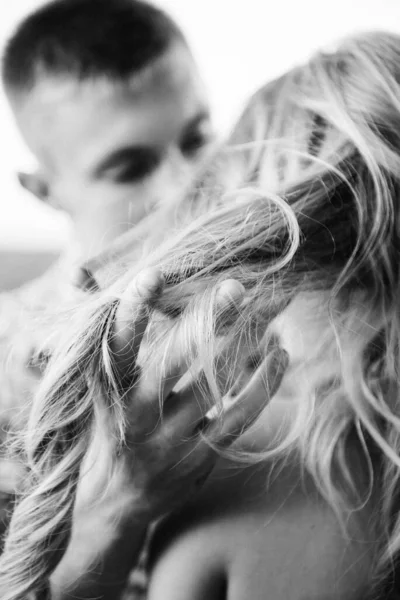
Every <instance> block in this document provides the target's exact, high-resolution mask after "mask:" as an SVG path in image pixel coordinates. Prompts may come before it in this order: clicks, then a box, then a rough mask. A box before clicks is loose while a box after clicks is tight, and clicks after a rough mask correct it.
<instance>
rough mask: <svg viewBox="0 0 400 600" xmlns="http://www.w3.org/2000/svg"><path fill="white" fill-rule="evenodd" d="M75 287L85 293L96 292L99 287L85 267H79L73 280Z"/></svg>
mask: <svg viewBox="0 0 400 600" xmlns="http://www.w3.org/2000/svg"><path fill="white" fill-rule="evenodd" d="M73 284H74V286H75V287H77V288H79V289H80V290H83V291H85V292H98V291H99V290H100V287H99V285H98V283H97V281H96V279H95V277H94V275H93V274H92V273H91V272H90V271H89V270H88V269H86V268H85V267H80V268H79V269H78V272H77V273H76V274H75V277H74V279H73Z"/></svg>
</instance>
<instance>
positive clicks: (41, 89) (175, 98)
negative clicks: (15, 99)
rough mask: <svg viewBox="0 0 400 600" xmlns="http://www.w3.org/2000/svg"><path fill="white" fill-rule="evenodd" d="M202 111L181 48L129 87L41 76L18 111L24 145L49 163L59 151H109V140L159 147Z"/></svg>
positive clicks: (200, 94) (197, 83)
mask: <svg viewBox="0 0 400 600" xmlns="http://www.w3.org/2000/svg"><path fill="white" fill-rule="evenodd" d="M206 111H207V102H206V98H205V93H204V88H203V85H202V82H201V80H200V78H199V76H198V73H197V71H196V68H195V65H194V63H193V59H192V58H191V56H190V54H189V52H188V51H187V50H184V49H182V48H181V47H176V48H172V49H171V50H170V51H169V52H168V53H166V55H165V56H164V57H162V59H160V60H159V61H158V62H157V63H155V64H154V65H153V66H152V67H151V68H149V69H145V70H143V72H142V73H141V74H140V75H138V76H135V77H133V78H132V80H131V81H129V82H124V83H117V84H115V83H113V82H110V81H109V80H107V79H104V80H99V79H96V80H93V81H87V82H77V81H76V80H72V79H68V78H61V77H57V78H49V77H46V78H44V77H43V78H42V79H41V80H40V81H39V82H38V83H37V85H36V86H35V88H34V89H33V90H32V92H31V93H30V94H29V96H28V97H26V98H25V99H24V101H22V102H20V104H19V106H17V108H16V114H17V120H18V122H19V125H20V128H21V130H22V133H23V135H24V137H25V138H26V139H27V141H28V144H29V145H30V146H31V148H32V149H33V151H34V152H35V153H36V154H39V153H41V154H42V155H44V153H45V152H46V153H47V155H48V158H49V159H50V158H51V154H53V158H55V159H56V158H57V156H56V155H61V154H62V153H63V152H68V151H70V152H80V151H82V152H84V151H85V148H83V146H84V145H90V144H92V145H96V144H99V145H103V144H106V145H107V143H108V145H110V146H112V145H113V138H115V139H116V140H117V139H118V138H124V137H126V141H129V138H130V141H131V142H133V143H134V142H135V141H137V143H140V144H144V143H146V142H147V141H148V142H149V143H150V144H151V143H152V141H154V143H158V142H159V141H160V143H162V140H163V138H165V139H167V138H168V136H169V135H170V132H173V131H174V128H175V129H178V128H179V127H184V124H185V122H189V121H190V120H191V119H193V118H195V117H196V115H198V114H202V113H205V112H206ZM135 138H137V140H135ZM121 143H124V139H121ZM75 146H76V147H75ZM95 150H96V148H92V150H91V151H93V152H95ZM98 151H99V152H100V154H101V153H102V148H101V147H99V148H98Z"/></svg>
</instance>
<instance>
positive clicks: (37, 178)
mask: <svg viewBox="0 0 400 600" xmlns="http://www.w3.org/2000/svg"><path fill="white" fill-rule="evenodd" d="M17 176H18V181H19V183H20V184H21V186H22V187H23V188H24V189H25V190H27V191H28V192H30V193H31V194H33V195H34V196H36V198H38V199H39V200H42V201H43V202H48V200H49V185H48V183H47V181H46V180H45V178H44V177H43V176H42V175H41V174H40V173H18V174H17Z"/></svg>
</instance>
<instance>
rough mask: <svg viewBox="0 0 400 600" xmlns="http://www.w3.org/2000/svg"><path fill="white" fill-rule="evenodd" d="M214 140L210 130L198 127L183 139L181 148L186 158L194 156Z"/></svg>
mask: <svg viewBox="0 0 400 600" xmlns="http://www.w3.org/2000/svg"><path fill="white" fill-rule="evenodd" d="M211 140H212V133H211V131H210V128H208V127H207V128H206V127H198V128H196V129H193V130H192V131H188V132H187V133H186V134H185V135H184V136H183V138H182V140H181V144H180V148H181V152H182V154H184V155H185V156H189V157H190V156H194V155H196V154H197V153H198V152H200V150H202V149H203V148H204V146H206V145H207V144H209V143H210V142H211Z"/></svg>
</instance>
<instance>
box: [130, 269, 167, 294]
mask: <svg viewBox="0 0 400 600" xmlns="http://www.w3.org/2000/svg"><path fill="white" fill-rule="evenodd" d="M135 283H136V290H137V293H138V294H139V296H142V297H144V298H146V297H149V296H150V297H151V296H157V295H158V294H160V292H161V291H162V290H163V288H164V284H165V280H164V276H163V274H162V273H161V271H160V270H158V269H148V270H146V271H142V272H141V273H139V275H138V276H137V278H136V282H135Z"/></svg>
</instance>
